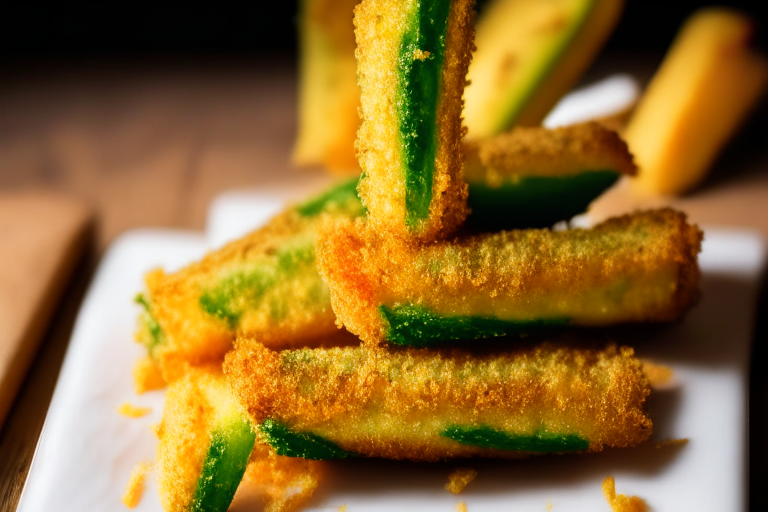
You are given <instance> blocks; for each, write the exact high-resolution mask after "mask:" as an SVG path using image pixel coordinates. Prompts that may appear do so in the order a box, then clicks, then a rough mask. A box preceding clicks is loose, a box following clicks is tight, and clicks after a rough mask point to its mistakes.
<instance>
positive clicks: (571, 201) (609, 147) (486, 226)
mask: <svg viewBox="0 0 768 512" xmlns="http://www.w3.org/2000/svg"><path fill="white" fill-rule="evenodd" d="M465 151H466V154H467V159H466V162H465V166H464V177H465V179H466V180H467V183H468V184H469V207H470V209H471V210H472V214H471V216H470V220H471V221H472V223H473V225H474V226H476V227H481V228H482V229H483V230H488V231H491V230H493V231H496V230H500V229H513V228H530V227H549V226H552V225H553V224H555V223H557V222H559V221H561V220H568V219H570V218H571V217H573V216H574V215H577V214H579V213H582V212H584V211H585V210H586V209H587V207H588V206H589V204H590V203H591V202H592V201H593V200H595V199H596V198H597V197H598V196H599V195H600V194H602V193H603V192H604V191H605V190H606V189H607V188H608V187H610V186H611V185H613V184H614V183H615V182H616V180H618V179H619V177H620V176H621V175H622V174H623V175H629V176H633V175H635V174H636V172H637V168H636V167H635V164H634V162H633V161H632V155H631V154H630V152H629V149H628V148H627V144H626V143H625V142H624V141H623V140H621V137H619V135H618V134H617V133H616V132H614V131H611V130H609V129H607V128H604V127H603V126H601V125H599V124H597V123H582V124H576V125H571V126H567V127H562V128H556V129H554V130H548V129H546V128H523V127H519V128H515V129H513V130H512V131H511V132H509V133H505V134H502V135H497V136H496V137H491V138H488V139H485V140H482V141H479V142H475V143H468V144H467V145H466V146H465Z"/></svg>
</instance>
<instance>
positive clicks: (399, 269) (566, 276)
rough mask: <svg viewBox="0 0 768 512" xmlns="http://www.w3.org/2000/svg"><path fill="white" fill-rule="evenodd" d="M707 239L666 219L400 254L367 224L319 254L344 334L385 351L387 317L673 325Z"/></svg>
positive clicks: (325, 244) (673, 216)
mask: <svg viewBox="0 0 768 512" xmlns="http://www.w3.org/2000/svg"><path fill="white" fill-rule="evenodd" d="M701 239H702V233H701V231H700V230H699V229H698V228H697V227H696V226H695V225H690V224H688V223H687V222H686V217H685V215H684V214H683V213H680V212H677V211H674V210H671V209H661V210H653V211H646V212H639V213H634V214H631V215H626V216H622V217H615V218H612V219H609V220H607V221H605V222H603V223H601V224H599V225H597V226H595V227H594V228H591V229H570V230H566V231H550V230H547V229H530V230H515V231H506V232H499V233H490V234H484V235H477V236H471V237H467V238H458V239H455V240H453V241H450V242H439V243H433V244H430V245H425V246H418V245H414V244H407V243H396V242H395V241H394V240H392V239H387V238H384V237H381V236H380V234H379V233H376V232H375V231H374V230H372V229H369V228H368V226H367V225H366V224H365V223H364V222H362V220H359V221H357V222H355V223H347V224H344V225H339V226H338V227H337V229H336V230H335V231H334V232H332V233H326V234H325V235H324V236H322V237H321V240H320V242H319V243H318V269H319V271H320V273H321V274H322V275H323V277H324V278H325V279H326V282H327V283H328V285H329V287H330V289H331V302H332V304H333V309H334V311H335V312H336V315H337V318H338V323H339V325H343V326H345V327H346V328H347V329H349V331H350V332H352V333H354V334H357V335H358V336H360V337H361V338H362V339H363V340H364V341H366V342H368V343H379V342H382V341H383V340H384V339H385V336H386V328H387V326H386V325H385V324H384V321H383V320H382V317H381V315H380V312H379V310H378V308H379V306H381V305H386V306H388V307H392V306H395V305H398V304H406V305H408V304H413V305H416V306H421V307H425V308H428V309H429V310H430V311H432V312H434V313H437V314H444V315H470V316H477V315H480V316H493V317H497V318H502V319H519V320H528V319H533V320H535V319H539V318H552V317H565V318H569V319H570V322H571V323H575V324H580V325H605V324H611V323H616V322H664V321H673V320H676V319H678V318H680V316H681V315H682V314H683V313H684V312H685V311H686V310H687V309H688V308H689V306H690V305H691V304H692V303H693V302H694V301H695V300H696V299H697V298H698V295H699V290H698V282H699V277H700V271H699V267H698V262H697V254H698V253H699V250H700V248H701Z"/></svg>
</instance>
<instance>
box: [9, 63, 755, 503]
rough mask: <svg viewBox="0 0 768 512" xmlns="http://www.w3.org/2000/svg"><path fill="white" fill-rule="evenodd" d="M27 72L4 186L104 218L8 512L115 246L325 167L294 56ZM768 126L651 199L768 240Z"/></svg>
mask: <svg viewBox="0 0 768 512" xmlns="http://www.w3.org/2000/svg"><path fill="white" fill-rule="evenodd" d="M655 63H656V61H655V60H654V59H653V58H650V59H649V58H645V59H638V58H634V59H630V58H626V57H625V56H619V57H617V56H613V57H603V58H602V59H601V60H600V61H599V63H598V65H597V66H596V68H595V70H593V71H592V72H590V75H589V76H588V77H587V79H586V80H587V81H589V79H591V78H592V79H593V78H596V77H600V76H604V75H606V74H608V73H610V72H615V71H629V72H633V73H634V74H636V75H637V76H638V77H639V78H641V79H642V80H644V79H647V77H648V76H649V72H650V70H652V69H653V68H654V66H655ZM16 71H17V73H16V76H12V77H9V78H8V79H5V80H3V81H0V191H14V190H29V189H33V190H50V191H56V192H61V193H65V194H68V195H69V196H71V197H74V198H78V199H80V200H82V201H83V202H84V203H86V204H87V205H88V206H90V207H91V208H92V209H93V211H95V212H96V230H95V235H94V239H93V240H92V244H91V247H90V249H89V251H88V255H87V257H86V258H85V260H84V261H83V263H82V264H81V265H80V268H79V269H78V271H77V274H76V276H75V279H74V280H73V282H72V283H71V284H70V286H69V288H68V290H67V292H66V294H65V298H64V300H63V303H62V304H61V306H60V308H59V310H58V312H57V314H56V315H55V318H54V321H53V322H52V324H51V326H50V327H49V329H48V332H47V334H46V336H45V339H44V340H43V342H42V349H41V351H40V353H39V355H38V357H37V359H36V361H35V363H34V364H33V367H32V370H31V371H30V373H29V375H28V377H27V379H26V381H25V383H24V385H23V387H22V390H21V393H20V394H19V396H18V397H17V400H16V402H15V404H14V406H13V408H12V409H11V411H10V414H9V416H8V420H7V422H6V424H5V425H4V426H3V427H2V431H0V510H15V508H16V504H17V503H18V499H19V495H20V493H21V489H22V487H23V485H24V480H25V478H26V474H27V472H28V469H29V465H30V462H31V459H32V455H33V453H34V449H35V446H36V443H37V439H38V437H39V433H40V430H41V428H42V423H43V420H44V418H45V413H46V410H47V407H48V403H49V401H50V397H51V394H52V392H53V387H54V385H55V382H56V378H57V375H58V371H59V368H60V366H61V361H62V358H63V356H64V353H65V350H66V347H67V343H68V341H69V336H70V334H71V330H72V325H73V322H74V317H75V314H76V312H77V310H78V307H79V305H80V302H81V300H82V298H83V295H84V293H85V290H86V288H87V285H88V283H89V281H90V279H91V277H92V275H93V271H94V269H95V267H96V265H97V263H98V259H99V256H100V255H101V254H102V252H103V251H104V249H105V248H106V247H107V245H108V244H109V242H110V241H111V240H112V239H114V237H115V236H116V235H118V234H119V233H121V232H123V231H125V230H127V229H130V228H134V227H144V226H163V227H173V228H189V229H197V230H200V229H202V228H203V224H204V219H205V212H206V209H207V206H208V203H209V201H210V199H211V198H212V197H213V196H215V195H216V194H218V193H220V192H222V191H224V190H231V189H234V188H253V187H256V186H259V185H262V184H268V183H271V182H278V181H280V180H283V179H284V178H285V176H286V175H289V174H290V175H297V174H301V173H312V172H319V171H318V170H297V169H295V168H293V167H292V166H291V164H290V158H289V156H290V151H291V144H292V141H293V136H294V133H295V127H296V123H295V117H296V116H295V88H296V80H295V78H296V77H295V73H294V63H293V62H292V60H291V59H290V58H285V59H277V58H273V59H271V60H267V59H252V60H250V61H248V60H244V59H240V60H238V61H231V62H225V63H216V62H211V61H210V60H209V61H207V62H206V63H205V65H200V64H199V63H197V64H196V63H186V64H184V65H181V64H178V63H176V64H174V65H163V63H158V64H156V65H147V64H146V63H144V64H143V65H142V66H141V67H139V66H136V65H132V66H127V67H126V66H123V65H121V66H118V65H115V64H110V63H106V65H95V64H90V65H85V66H81V67H80V68H78V69H74V70H73V69H72V68H71V67H70V68H68V69H45V70H43V71H39V70H38V71H36V72H34V73H32V72H27V71H25V72H18V71H19V70H16ZM766 117H767V116H766V108H765V107H763V108H762V109H760V111H758V112H757V114H756V115H755V116H753V118H752V120H751V121H750V123H749V124H748V125H747V126H746V127H745V129H744V130H743V131H742V133H741V134H740V135H739V137H738V139H737V140H736V141H735V142H734V143H733V144H732V145H731V146H730V147H729V148H728V150H727V151H726V152H725V154H724V155H723V156H722V158H720V159H719V160H718V162H717V164H716V165H715V167H714V169H713V173H712V175H711V176H710V178H709V179H708V180H707V182H706V183H705V184H704V185H703V186H702V187H701V188H700V189H698V190H697V191H695V192H694V193H692V194H690V195H688V196H687V197H684V198H681V199H676V200H666V199H662V200H653V201H651V202H653V203H665V204H666V203H671V204H674V205H675V206H677V207H679V208H682V209H683V210H685V211H687V212H688V213H689V214H690V215H691V217H692V219H693V220H694V221H697V222H701V223H703V224H706V225H718V226H738V227H747V228H752V229H755V230H757V231H759V232H761V233H762V234H763V235H764V236H765V237H766V238H767V239H768V144H766V143H767V142H768V138H767V137H766V135H765V133H766V131H765V128H764V127H765V121H766ZM634 204H635V200H634V199H632V198H629V197H627V195H626V194H625V193H623V192H622V191H617V192H612V193H610V194H609V195H608V196H607V197H605V198H603V199H601V200H600V202H599V203H598V204H597V205H596V210H597V211H598V212H599V213H600V215H605V214H608V213H610V212H619V211H627V209H629V208H631V207H632V206H633V205H634ZM766 303H768V301H766V300H762V302H761V306H760V309H759V313H758V314H759V317H760V318H761V321H760V323H759V325H758V335H759V336H760V337H765V333H766V331H768V329H767V328H766V320H768V319H766V318H764V317H766V314H768V304H766ZM763 345H764V344H761V343H757V344H756V349H755V353H754V355H753V365H756V366H757V367H758V368H759V367H760V366H761V365H763V363H764V362H766V361H768V354H766V349H763V348H762V346H763ZM763 373H765V372H760V371H755V372H753V375H752V381H751V386H752V390H751V405H752V412H751V416H750V423H751V425H750V428H751V430H752V431H753V432H754V434H753V435H752V436H751V439H752V445H751V451H752V454H753V455H752V457H751V460H752V462H751V470H752V472H753V474H757V473H756V471H758V470H765V469H766V468H767V467H768V464H767V463H766V462H765V460H766V459H768V457H766V455H768V441H765V440H764V439H765V436H764V435H763V432H764V431H765V427H766V426H768V419H767V418H766V413H765V412H762V411H763V410H765V409H768V408H766V407H765V406H766V405H768V384H767V382H768V380H767V379H766V378H765V377H763V376H762V374H763ZM758 433H760V435H757V434H758ZM753 487H756V486H753ZM766 505H768V501H766V498H763V497H762V496H760V493H758V492H753V493H751V508H753V509H755V510H757V509H763V508H764V507H765V506H766Z"/></svg>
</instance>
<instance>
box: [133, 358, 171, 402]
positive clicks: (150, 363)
mask: <svg viewBox="0 0 768 512" xmlns="http://www.w3.org/2000/svg"><path fill="white" fill-rule="evenodd" d="M133 387H134V390H135V391H136V393H137V394H139V395H141V394H142V393H145V392H147V391H152V390H155V389H160V388H163V387H165V379H164V378H163V374H162V373H161V372H160V366H159V365H158V363H157V361H155V360H154V359H152V358H151V357H149V356H146V357H144V358H142V359H139V360H138V361H137V362H136V364H135V365H134V367H133Z"/></svg>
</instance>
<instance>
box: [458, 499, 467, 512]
mask: <svg viewBox="0 0 768 512" xmlns="http://www.w3.org/2000/svg"><path fill="white" fill-rule="evenodd" d="M456 512H467V504H466V503H464V502H463V501H460V502H458V503H457V504H456Z"/></svg>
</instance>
